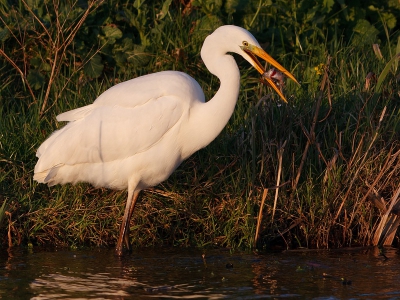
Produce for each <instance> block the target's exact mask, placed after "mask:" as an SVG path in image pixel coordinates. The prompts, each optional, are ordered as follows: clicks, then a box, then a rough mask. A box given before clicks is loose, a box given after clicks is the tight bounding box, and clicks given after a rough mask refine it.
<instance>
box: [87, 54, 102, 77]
mask: <svg viewBox="0 0 400 300" xmlns="http://www.w3.org/2000/svg"><path fill="white" fill-rule="evenodd" d="M103 69H104V65H103V63H102V61H101V56H100V55H99V54H95V55H94V56H93V57H92V58H91V59H90V60H89V61H88V62H87V63H86V64H85V66H84V67H83V72H84V73H85V75H86V76H88V77H91V78H97V77H99V76H100V75H101V73H102V72H103Z"/></svg>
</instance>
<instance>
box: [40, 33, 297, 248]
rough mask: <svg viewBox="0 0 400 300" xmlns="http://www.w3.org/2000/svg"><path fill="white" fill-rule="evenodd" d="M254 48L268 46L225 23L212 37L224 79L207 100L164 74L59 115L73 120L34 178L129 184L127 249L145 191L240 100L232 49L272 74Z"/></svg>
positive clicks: (216, 68) (208, 58) (50, 144)
mask: <svg viewBox="0 0 400 300" xmlns="http://www.w3.org/2000/svg"><path fill="white" fill-rule="evenodd" d="M244 41H245V42H244ZM245 43H246V48H245V49H243V46H242V45H245ZM248 45H250V46H249V47H253V46H252V45H254V48H256V50H259V51H262V50H260V46H259V44H258V42H257V41H256V39H255V38H254V37H253V36H252V35H251V34H250V33H249V32H248V31H247V30H245V29H243V28H240V27H236V26H230V25H228V26H222V27H220V28H218V29H217V30H216V31H215V32H214V33H213V34H211V35H209V36H208V37H207V38H206V40H205V42H204V45H203V48H202V51H201V56H202V58H203V61H204V63H205V65H206V67H207V68H208V70H209V71H210V72H211V73H213V74H214V75H216V76H217V77H218V78H219V80H220V88H219V90H218V92H217V93H216V94H215V96H214V97H213V98H212V99H211V100H209V101H208V102H205V97H204V93H203V91H202V89H201V88H200V86H199V84H198V83H197V82H196V81H195V80H194V79H193V78H192V77H190V76H189V75H187V74H185V73H182V72H176V71H165V72H159V73H154V74H150V75H145V76H142V77H139V78H135V79H132V80H129V81H126V82H123V83H120V84H117V85H115V86H114V87H112V88H110V89H108V90H107V91H105V92H104V93H103V94H101V95H100V96H99V97H98V98H97V99H96V100H95V101H94V102H93V104H90V105H87V106H84V107H81V108H78V109H75V110H71V111H68V112H65V113H62V114H60V115H59V116H57V120H58V121H68V124H67V125H65V126H64V127H63V128H61V129H60V130H58V131H56V132H54V133H53V134H52V135H51V136H50V137H49V138H48V139H47V140H46V141H45V142H44V143H43V144H42V145H41V146H40V147H39V149H38V151H37V156H38V158H39V160H38V162H37V164H36V166H35V175H34V179H35V180H37V181H38V182H41V183H47V184H49V185H55V184H65V183H76V182H80V181H84V182H89V183H91V184H93V185H94V186H96V187H109V188H113V189H128V200H127V204H126V208H125V214H124V218H123V224H122V226H121V232H120V238H119V240H118V244H117V253H118V254H121V253H122V241H123V239H126V238H127V237H126V233H127V231H128V230H129V220H130V217H131V214H132V212H133V209H134V205H135V202H136V199H137V196H138V194H139V191H141V190H143V189H146V188H148V187H151V186H154V185H157V184H159V183H160V182H162V181H164V180H165V179H167V178H168V177H169V176H170V175H171V173H172V172H173V171H174V170H175V169H176V168H177V167H178V166H179V164H180V163H181V162H182V161H183V160H184V159H186V158H188V157H189V156H190V155H191V154H193V153H194V152H195V151H197V150H199V149H201V148H203V147H205V146H207V145H208V144H209V143H210V142H211V141H212V140H214V139H215V138H216V137H217V136H218V134H219V133H220V132H221V131H222V129H223V128H224V127H225V125H226V123H227V122H228V121H229V118H230V117H231V115H232V113H233V110H234V108H235V105H236V101H237V99H238V93H239V86H240V73H239V69H238V67H237V64H236V62H235V60H234V59H233V57H232V56H231V55H228V54H227V53H228V52H236V53H238V54H240V55H242V56H243V57H244V58H245V59H246V60H248V61H249V62H250V63H251V64H252V65H253V66H254V67H256V68H257V70H259V72H260V73H263V72H265V71H264V70H263V68H262V67H260V65H259V63H256V62H255V61H254V60H256V59H255V58H254V56H252V55H251V54H252V50H254V49H253V48H251V49H247V48H248V47H247V46H248ZM262 52H263V53H262V54H265V55H266V56H268V54H266V53H265V52H264V51H262ZM256 55H258V54H256ZM269 58H270V57H269V56H268V57H267V59H269ZM270 59H271V60H272V64H274V63H275V64H276V65H277V66H278V68H279V67H281V66H280V65H279V64H278V63H276V62H275V61H274V60H273V59H272V58H270ZM256 61H257V60H256ZM281 68H282V69H283V70H284V71H286V70H285V69H284V68H283V67H281ZM282 69H280V70H282ZM286 72H287V71H286ZM290 76H291V75H290ZM127 224H128V225H127ZM125 241H127V240H125ZM127 246H128V243H127Z"/></svg>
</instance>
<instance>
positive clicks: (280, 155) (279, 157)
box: [271, 141, 287, 222]
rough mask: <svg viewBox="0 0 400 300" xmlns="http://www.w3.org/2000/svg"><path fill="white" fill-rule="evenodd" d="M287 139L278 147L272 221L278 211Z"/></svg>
mask: <svg viewBox="0 0 400 300" xmlns="http://www.w3.org/2000/svg"><path fill="white" fill-rule="evenodd" d="M286 142H287V141H285V142H284V143H283V145H282V146H281V147H279V149H278V164H279V165H278V175H277V176H276V186H277V187H278V188H277V189H276V190H275V199H274V207H273V209H272V217H271V222H273V221H274V217H275V211H276V203H277V202H278V195H279V184H280V183H281V173H282V157H283V151H284V150H285V145H286Z"/></svg>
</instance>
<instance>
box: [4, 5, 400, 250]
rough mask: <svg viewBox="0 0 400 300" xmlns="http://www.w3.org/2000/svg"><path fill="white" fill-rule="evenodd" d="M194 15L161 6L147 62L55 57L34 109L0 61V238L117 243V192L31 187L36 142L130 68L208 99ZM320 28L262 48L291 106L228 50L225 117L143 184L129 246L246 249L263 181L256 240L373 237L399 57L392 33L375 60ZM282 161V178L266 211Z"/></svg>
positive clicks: (394, 155) (395, 170) (298, 243)
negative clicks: (229, 98)
mask: <svg viewBox="0 0 400 300" xmlns="http://www.w3.org/2000/svg"><path fill="white" fill-rule="evenodd" d="M193 14H194V13H193ZM193 14H192V15H189V16H183V15H182V14H181V13H179V12H174V11H170V13H169V15H168V16H166V17H165V18H164V19H163V20H164V21H163V23H160V24H162V27H157V28H155V29H154V30H159V29H160V28H162V30H159V31H158V33H156V34H155V35H153V37H154V36H157V37H158V40H156V41H154V42H153V43H152V44H151V45H149V46H148V48H147V50H146V53H147V58H148V60H149V62H148V64H147V65H146V66H140V67H137V68H132V69H130V70H125V71H124V72H122V71H121V69H118V68H116V69H115V70H116V71H113V70H112V69H110V70H109V72H107V73H105V74H104V75H102V76H100V77H99V78H97V79H89V78H88V77H85V76H82V73H79V72H75V71H74V70H73V69H68V68H64V69H60V72H59V74H58V77H57V78H55V79H54V81H53V82H52V83H51V84H52V87H51V89H50V91H51V92H50V96H49V98H48V99H49V102H48V105H47V108H46V112H45V113H44V114H41V113H40V112H41V108H42V106H43V100H44V98H45V97H46V91H47V87H46V86H43V87H42V88H41V89H38V90H36V91H35V97H36V101H32V98H30V93H29V91H28V90H27V88H26V87H25V88H24V87H22V88H16V86H17V85H21V78H20V76H18V74H16V73H15V72H13V70H12V69H10V68H6V67H2V68H3V70H4V71H5V72H4V74H6V75H4V76H3V77H2V78H7V80H6V81H5V83H4V84H3V86H2V87H1V90H0V92H1V94H0V104H1V105H0V115H1V118H0V196H2V197H3V198H4V200H5V201H7V206H6V211H7V212H9V214H10V219H9V220H8V218H5V219H4V221H3V225H2V227H1V231H0V232H1V236H2V238H3V244H6V243H7V242H8V240H7V234H8V233H9V234H10V235H11V237H12V241H13V243H14V244H18V243H22V244H28V243H32V244H34V245H57V246H63V247H68V246H69V247H71V246H74V247H77V246H78V247H79V246H83V245H91V246H111V245H113V244H114V243H115V242H116V239H117V236H118V229H119V228H118V226H119V224H120V221H121V218H122V214H123V209H124V205H125V200H126V192H124V191H121V192H117V191H111V190H106V189H94V188H92V187H91V186H90V185H88V184H84V183H83V184H78V185H76V186H72V185H66V186H55V187H52V188H48V187H47V186H45V185H39V184H37V183H36V182H33V179H32V177H33V168H34V165H35V163H36V158H35V152H36V149H37V148H38V147H39V145H40V143H41V142H43V141H44V140H45V139H46V138H47V137H48V136H49V134H51V132H53V131H54V130H55V129H57V128H59V127H60V126H62V125H63V124H59V123H57V122H56V120H55V117H56V115H57V114H59V113H61V112H64V111H67V110H69V109H73V108H77V107H79V106H82V105H85V104H88V103H91V102H92V101H93V100H94V99H95V98H96V97H97V96H98V95H99V94H100V93H101V92H103V91H104V90H106V89H107V88H109V87H111V86H112V85H114V84H115V83H116V82H120V81H123V80H126V79H129V78H134V77H137V76H140V75H143V74H147V73H151V72H156V71H160V70H166V69H172V70H182V71H185V72H187V73H189V74H190V75H191V76H193V77H194V78H195V79H197V80H198V81H199V83H200V84H201V86H202V87H203V89H204V92H205V94H206V97H207V99H209V98H211V97H212V96H213V94H214V91H215V90H216V89H218V80H217V79H216V78H213V77H212V76H211V75H210V74H209V73H208V72H207V70H205V67H204V65H203V64H202V62H201V59H200V57H199V54H198V53H199V50H200V46H201V40H202V39H203V36H204V35H202V33H198V32H194V33H193V32H191V31H190V29H191V28H193V27H192V25H193V22H195V21H197V20H198V19H199V18H200V17H202V15H201V14H200V13H199V12H197V14H199V15H193ZM150 15H151V14H150ZM250 15H251V14H250ZM267 15H268V14H267ZM253 16H254V14H253ZM153 17H154V18H156V16H155V15H153ZM265 17H266V16H265V15H262V14H260V16H257V18H261V19H263V18H265ZM245 19H246V18H245ZM251 19H252V18H251ZM296 22H297V21H296ZM271 23H272V22H271ZM296 24H297V23H296ZM296 24H294V25H293V26H297V25H298V24H297V25H296ZM239 25H240V24H239ZM270 25H272V24H270ZM260 26H261V25H260V23H255V26H254V27H253V28H252V31H253V32H254V33H255V35H256V36H257V34H259V35H260V36H262V32H263V30H262V28H261V27H260ZM318 34H321V33H317V32H316V31H315V33H314V34H311V35H310V34H309V33H307V41H308V42H307V44H304V45H308V46H307V49H303V51H300V50H299V51H297V50H296V51H294V52H291V51H289V47H288V46H287V45H286V46H284V42H283V43H281V41H283V40H284V36H283V33H281V35H279V34H278V35H276V36H275V38H274V39H273V40H272V41H271V43H270V44H269V46H268V51H269V52H270V54H271V55H272V56H274V57H275V58H276V59H277V60H279V61H280V62H281V63H282V65H284V66H285V67H287V68H288V69H289V70H292V71H293V73H294V75H295V77H296V78H298V79H299V81H300V82H301V86H297V85H296V84H294V83H292V82H290V81H289V80H288V81H287V84H286V86H285V94H286V96H287V98H288V100H289V104H283V103H281V102H280V101H279V99H278V96H277V95H275V94H274V93H273V92H271V90H269V89H266V88H265V87H262V86H261V85H260V84H259V83H258V79H257V78H258V76H257V74H256V72H254V71H252V70H251V68H250V67H249V66H248V65H247V64H246V63H245V62H244V63H243V61H242V60H241V59H238V62H239V65H240V68H241V74H242V86H241V92H240V96H239V101H238V104H237V107H236V110H235V112H234V115H233V116H232V118H231V120H230V122H229V124H228V125H227V127H226V129H225V130H224V131H223V133H222V134H221V135H220V136H219V137H218V138H217V139H216V140H215V141H214V142H212V143H211V144H210V145H209V146H208V147H206V148H205V149H203V150H201V151H199V152H198V153H195V154H194V155H193V156H192V157H191V158H189V159H188V160H187V161H185V162H184V163H183V164H182V165H181V167H179V169H178V170H176V172H175V173H174V174H173V175H172V176H171V177H170V178H169V179H168V180H167V181H166V182H164V183H162V184H161V185H159V186H157V187H155V188H154V189H152V190H149V191H146V192H144V193H143V195H142V198H141V200H140V201H139V203H138V204H137V207H136V210H135V214H134V216H133V220H132V223H131V239H132V242H133V244H134V245H135V246H155V245H176V246H198V247H206V246H225V247H245V248H250V247H252V245H253V244H254V234H255V227H256V223H257V216H258V211H259V210H260V203H261V199H262V195H263V192H264V190H265V189H269V191H268V194H267V198H266V202H265V206H264V207H263V212H264V213H263V215H264V217H263V220H262V222H261V228H260V239H259V241H258V247H260V248H262V247H266V248H269V247H283V248H286V247H288V248H296V247H310V248H327V247H343V246H355V245H368V244H370V243H371V240H372V238H373V235H374V232H375V230H376V227H377V224H378V222H379V217H380V212H379V211H378V210H377V209H376V208H375V207H374V206H373V205H371V203H370V202H369V201H367V200H366V198H365V196H366V194H367V191H368V190H370V191H373V192H374V193H376V194H378V195H379V196H380V197H383V199H385V200H386V201H389V199H390V198H391V197H392V196H393V194H394V191H395V190H396V189H397V188H398V185H399V181H398V178H400V155H399V150H400V143H399V140H400V106H399V104H400V95H399V92H398V91H399V90H400V86H399V79H398V73H399V69H398V59H395V58H394V59H393V57H395V53H397V52H399V51H398V50H399V49H400V42H399V40H398V39H397V38H396V34H393V35H389V36H388V38H387V41H385V43H383V44H385V45H384V46H381V51H382V54H383V59H378V58H377V56H376V55H375V54H374V52H373V50H372V45H370V44H368V45H355V44H354V43H352V40H351V39H350V40H348V41H343V40H342V39H341V35H340V34H339V33H336V35H334V38H332V37H331V39H330V40H331V42H327V40H328V38H327V37H325V39H324V42H319V40H318V39H319V38H318ZM304 35H305V33H304ZM397 35H398V32H397ZM303 42H304V40H303ZM304 43H305V42H304ZM303 47H304V46H303ZM295 49H299V48H298V46H297V47H295ZM304 50H306V51H304ZM179 51H180V52H179ZM396 51H397V52H396ZM176 53H181V55H180V56H179V55H176ZM328 58H329V60H328ZM328 61H330V62H329V66H327V63H328ZM321 64H323V65H321ZM70 65H72V61H71V64H70ZM318 66H320V67H319V69H318ZM325 67H328V68H327V69H326V72H327V73H326V76H327V77H326V78H327V81H325V83H324V84H323V77H324V76H325V75H324V70H325V69H324V68H325ZM316 68H317V69H316ZM317 71H318V72H317ZM369 72H374V73H375V75H376V78H378V83H379V86H377V82H376V81H371V85H370V87H369V88H368V89H367V88H366V87H365V85H366V78H367V76H368V73H369ZM396 76H397V77H396ZM60 91H62V92H61V93H60ZM383 112H384V113H383ZM314 118H315V120H316V122H315V124H314V125H313V120H314ZM279 149H281V151H282V152H281V155H282V165H281V169H280V170H279V155H278V151H279ZM279 171H280V172H281V178H280V183H281V184H282V183H284V185H283V186H282V187H280V188H279V190H278V196H277V198H276V201H277V203H276V208H275V209H274V201H275V193H276V191H277V190H276V189H275V188H274V187H275V185H276V183H277V176H278V173H279ZM297 178H298V179H297ZM272 214H274V219H273V220H272V218H271V216H272ZM7 223H8V224H7Z"/></svg>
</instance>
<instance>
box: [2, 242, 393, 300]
mask: <svg viewBox="0 0 400 300" xmlns="http://www.w3.org/2000/svg"><path fill="white" fill-rule="evenodd" d="M203 253H204V254H205V257H204V259H203V257H202V254H203ZM0 259H1V265H0V297H1V298H16V299H142V298H157V299H158V298H168V299H173V298H187V299H222V298H229V299H235V298H236V299H277V298H289V299H290V298H296V299H351V298H352V299H400V284H399V282H400V255H399V253H398V252H397V251H396V249H393V248H389V249H385V256H382V255H380V254H379V251H378V250H377V249H375V248H373V249H362V250H351V251H344V250H343V251H304V252H286V253H267V254H253V253H251V254H249V253H238V252H234V253H230V252H229V251H228V250H205V251H202V250H200V249H190V250H188V249H151V250H149V249H144V250H136V251H135V252H134V253H133V254H132V255H130V256H127V257H124V258H117V257H115V256H114V252H113V251H112V250H98V249H97V250H90V251H53V252H46V251H37V252H35V251H31V252H29V251H22V250H14V251H9V252H3V253H0Z"/></svg>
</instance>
